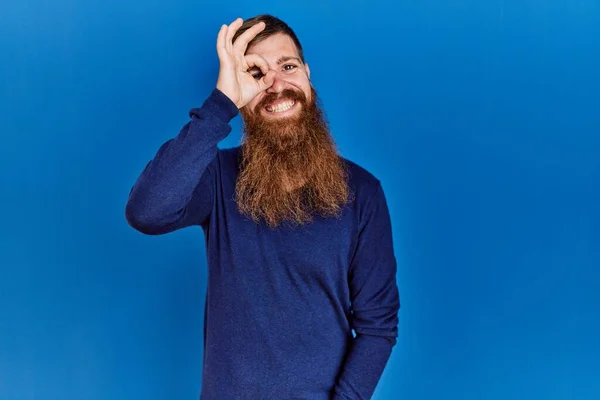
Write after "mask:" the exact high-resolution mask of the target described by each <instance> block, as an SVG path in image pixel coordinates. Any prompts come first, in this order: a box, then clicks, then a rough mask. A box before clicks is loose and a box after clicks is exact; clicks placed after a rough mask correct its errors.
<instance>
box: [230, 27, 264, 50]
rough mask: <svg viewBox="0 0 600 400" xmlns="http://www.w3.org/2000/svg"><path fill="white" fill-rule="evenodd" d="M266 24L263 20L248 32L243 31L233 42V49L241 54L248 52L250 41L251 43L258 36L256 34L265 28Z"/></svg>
mask: <svg viewBox="0 0 600 400" xmlns="http://www.w3.org/2000/svg"><path fill="white" fill-rule="evenodd" d="M265 26H266V25H265V23H264V22H262V21H261V22H259V23H257V24H255V25H253V26H252V27H251V28H249V29H248V30H247V31H246V32H244V33H242V34H241V35H240V36H239V37H238V38H237V39H236V41H235V43H234V44H233V51H235V52H237V53H239V54H244V53H246V48H247V47H248V43H250V41H251V40H252V39H254V37H256V35H258V34H259V33H260V32H261V31H262V30H263V29H265ZM238 28H239V27H238ZM238 28H236V29H235V30H236V31H237V30H238ZM233 34H235V32H234V33H233ZM231 37H233V35H231Z"/></svg>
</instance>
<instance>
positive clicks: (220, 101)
mask: <svg viewBox="0 0 600 400" xmlns="http://www.w3.org/2000/svg"><path fill="white" fill-rule="evenodd" d="M201 110H204V111H205V112H208V113H209V114H211V115H214V116H215V117H217V118H218V119H219V120H221V121H223V122H225V123H229V121H231V120H232V119H233V118H234V117H235V116H236V115H238V114H239V110H238V108H237V106H236V105H235V103H234V102H233V101H231V99H230V98H229V97H227V95H225V94H224V93H223V92H221V91H220V90H219V89H217V88H215V89H213V91H212V92H211V93H210V95H209V96H208V97H207V98H206V100H204V103H203V104H202V107H200V108H192V109H191V110H190V118H191V117H192V116H196V117H199V118H200V117H201Z"/></svg>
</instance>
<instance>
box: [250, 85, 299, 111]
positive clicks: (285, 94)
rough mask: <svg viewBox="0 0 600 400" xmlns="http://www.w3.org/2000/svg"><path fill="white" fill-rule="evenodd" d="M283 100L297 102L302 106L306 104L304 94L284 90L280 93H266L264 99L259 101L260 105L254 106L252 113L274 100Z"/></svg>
mask: <svg viewBox="0 0 600 400" xmlns="http://www.w3.org/2000/svg"><path fill="white" fill-rule="evenodd" d="M284 98H285V99H290V100H294V101H299V102H300V103H301V104H303V105H305V104H306V96H305V95H304V92H302V91H301V90H298V91H296V90H293V89H284V90H282V91H281V92H280V93H267V94H266V95H265V97H263V99H262V100H261V101H260V103H258V104H257V105H256V107H255V110H254V111H257V110H259V109H261V108H265V107H266V106H268V105H269V104H271V103H272V102H274V101H275V100H279V99H284Z"/></svg>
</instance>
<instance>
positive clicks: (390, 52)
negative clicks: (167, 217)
mask: <svg viewBox="0 0 600 400" xmlns="http://www.w3.org/2000/svg"><path fill="white" fill-rule="evenodd" d="M213 3H214V4H213V5H207V4H206V3H205V2H199V1H186V0H179V1H166V0H162V1H161V0H157V1H149V2H148V1H146V2H137V1H132V0H120V1H115V0H113V1H108V2H107V1H102V2H101V1H99V0H95V1H87V2H81V1H74V0H71V1H68V0H63V1H58V2H39V1H38V2H34V1H26V0H20V1H17V0H9V2H8V3H6V1H4V2H2V4H1V5H0V69H1V71H0V134H1V135H2V136H1V137H2V142H1V145H0V185H1V186H0V188H1V194H0V204H1V206H2V213H1V215H2V224H3V229H2V230H1V233H0V265H1V267H0V399H3V400H4V399H7V400H13V399H44V400H49V399H61V400H64V399H77V400H80V399H94V400H96V399H141V398H144V399H149V400H150V399H196V398H197V396H198V393H199V388H200V376H201V367H202V365H201V360H202V318H203V316H202V314H203V297H204V290H205V283H206V282H205V276H206V264H205V261H204V257H205V253H204V244H203V236H202V231H201V230H200V229H199V228H190V229H189V230H183V231H179V232H175V233H172V234H170V235H166V236H162V237H148V236H144V235H142V234H139V233H137V232H136V231H134V230H132V229H131V228H130V227H129V226H128V225H127V224H126V221H125V218H124V206H125V202H126V199H127V195H128V192H129V189H130V187H131V185H132V184H133V182H134V181H135V179H136V178H137V176H138V174H139V173H140V172H141V170H142V168H143V167H144V165H145V163H146V162H147V161H148V160H149V159H150V158H151V157H152V156H153V155H154V152H155V151H156V150H157V149H158V146H159V145H160V144H161V143H163V142H164V141H166V140H167V139H169V138H170V137H172V136H174V135H175V134H177V132H178V131H179V128H180V127H181V126H182V125H183V124H184V123H185V122H186V121H187V111H188V110H189V109H190V108H192V107H195V106H198V105H199V104H201V102H202V101H203V99H204V98H205V96H206V95H208V93H209V92H210V90H211V89H212V88H213V87H214V85H215V83H216V77H217V69H218V60H217V57H216V52H215V47H214V43H215V39H216V34H217V31H218V29H219V27H220V25H221V24H222V23H228V22H230V21H232V20H233V19H234V18H235V17H237V16H242V17H243V18H248V17H250V16H252V15H255V14H258V13H262V12H270V13H272V14H275V15H277V16H280V17H281V18H283V19H284V20H286V21H287V22H288V23H289V24H290V25H291V26H292V27H293V28H294V29H295V30H296V31H297V33H298V35H299V37H300V38H301V40H302V41H303V45H304V47H305V53H306V56H307V59H308V62H309V64H310V66H311V70H312V77H313V81H314V84H315V87H316V88H317V90H318V91H319V94H320V96H321V98H322V100H323V104H324V106H325V109H326V112H327V115H328V117H329V120H330V122H331V126H332V129H333V131H334V136H335V137H336V139H337V141H338V143H339V147H340V150H341V152H342V154H343V155H344V156H346V157H348V158H350V159H352V160H354V161H356V162H358V163H360V164H362V165H363V166H365V167H367V168H368V169H369V170H371V171H372V172H373V173H375V174H376V175H377V176H378V177H379V178H380V179H381V180H382V182H383V184H384V188H385V190H386V194H387V196H388V202H389V204H390V208H391V213H392V218H393V224H394V240H395V246H396V251H397V258H398V261H399V272H398V284H399V287H400V291H401V299H402V309H401V311H400V321H401V322H400V337H399V342H398V346H397V347H396V348H395V350H394V353H393V355H392V358H391V359H390V362H389V364H388V368H387V369H386V370H385V372H384V376H383V377H382V380H381V382H380V384H379V386H378V388H377V391H376V395H375V398H376V399H379V400H381V399H419V400H421V399H462V400H465V399H467V400H470V399H473V400H475V399H477V400H480V399H503V400H504V399H578V400H580V399H597V398H600V380H598V376H600V361H599V360H600V340H599V339H598V337H600V321H599V320H600V316H599V309H600V294H599V292H598V286H599V285H598V282H599V279H600V272H599V271H598V267H599V266H600V207H599V204H600V187H599V184H600V157H599V154H600V95H599V93H600V1H598V0H587V1H584V0H554V1H540V0H536V1H534V0H493V1H492V0H489V1H482V0H462V1H448V2H444V1H433V0H421V1H418V2H417V1H396V2H392V1H390V2H389V3H388V2H384V1H375V2H370V3H369V4H368V3H367V1H366V0H365V1H361V2H358V1H346V2H335V3H334V2H325V1H321V0H316V1H312V0H309V1H306V0H305V1H302V2H291V3H290V2H280V1H277V2H275V1H263V2H244V3H245V4H241V2H235V1H230V0H222V1H220V5H219V6H217V5H215V4H217V2H213ZM259 3H260V6H259V5H258V4H259ZM250 4H253V5H250ZM239 127H240V120H239V119H237V120H236V121H235V123H234V133H232V134H231V135H230V136H229V137H228V138H227V139H226V140H225V141H223V142H222V143H221V145H222V146H221V147H230V146H234V145H236V144H237V143H238V142H239V138H240V135H239Z"/></svg>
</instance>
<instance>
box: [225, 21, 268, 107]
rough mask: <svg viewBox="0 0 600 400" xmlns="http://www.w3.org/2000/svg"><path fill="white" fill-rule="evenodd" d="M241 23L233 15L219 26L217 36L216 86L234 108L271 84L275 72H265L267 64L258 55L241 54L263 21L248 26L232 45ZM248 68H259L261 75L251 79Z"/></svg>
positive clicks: (262, 24)
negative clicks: (227, 21) (225, 23)
mask: <svg viewBox="0 0 600 400" xmlns="http://www.w3.org/2000/svg"><path fill="white" fill-rule="evenodd" d="M242 23H243V20H242V19H241V18H237V19H236V20H235V21H233V22H232V23H231V24H230V25H229V26H227V25H223V26H221V30H220V31H219V34H218V36H217V54H218V56H219V62H220V67H219V78H218V80H217V89H219V90H220V91H221V92H223V93H224V94H225V95H226V96H227V97H229V98H230V99H231V101H233V102H234V103H235V105H236V106H237V108H238V109H239V108H242V107H244V106H245V105H246V104H248V103H249V102H250V101H251V100H252V99H253V98H254V97H255V96H256V95H257V94H259V93H260V92H262V91H263V90H266V89H267V88H269V87H270V86H271V85H273V81H274V80H275V75H276V72H275V71H269V64H268V63H267V61H266V60H265V59H264V58H262V57H261V56H259V55H258V54H249V55H245V53H246V49H247V48H248V43H249V42H250V41H251V40H252V39H254V37H255V36H256V35H258V33H259V32H261V31H262V30H263V29H265V23H264V22H259V23H257V24H256V25H254V26H252V27H251V28H249V29H248V30H247V31H246V32H244V33H243V34H241V35H240V36H239V37H238V38H237V39H236V41H235V44H234V43H232V38H233V35H235V32H236V31H237V30H238V29H239V28H240V26H242ZM251 68H258V69H260V71H261V74H262V77H261V78H260V79H256V78H254V76H252V74H250V72H249V71H248V70H249V69H251ZM257 72H258V71H256V73H257ZM256 73H255V74H256Z"/></svg>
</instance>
